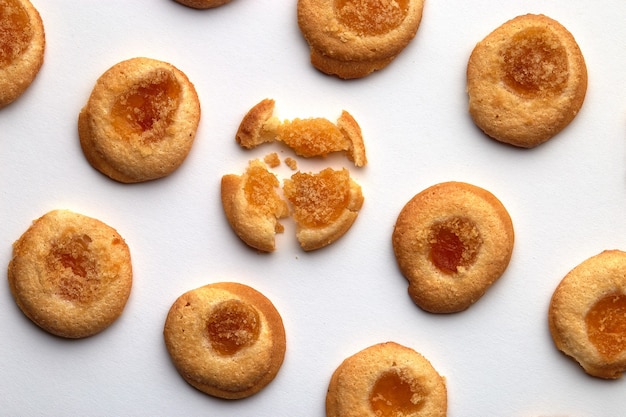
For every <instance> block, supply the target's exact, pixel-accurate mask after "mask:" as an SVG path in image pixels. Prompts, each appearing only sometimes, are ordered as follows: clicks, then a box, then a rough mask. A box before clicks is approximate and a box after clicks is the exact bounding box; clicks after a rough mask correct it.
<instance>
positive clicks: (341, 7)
mask: <svg viewBox="0 0 626 417" xmlns="http://www.w3.org/2000/svg"><path fill="white" fill-rule="evenodd" d="M423 8H424V0H298V25H299V27H300V31H301V32H302V35H303V36H304V38H305V40H306V41H307V43H308V44H309V47H310V53H311V57H310V59H311V64H312V65H313V66H314V67H315V68H317V69H318V70H320V71H321V72H323V73H326V74H330V75H336V76H337V77H339V78H343V79H351V78H361V77H365V76H366V75H369V74H370V73H372V72H373V71H376V70H380V69H383V68H385V67H386V66H387V65H389V64H390V63H391V61H393V60H394V59H395V58H396V56H398V55H399V54H400V52H402V50H404V48H405V47H406V46H407V45H408V44H409V42H410V41H411V40H412V39H413V38H414V37H415V34H416V33H417V29H418V27H419V25H420V22H421V20H422V11H423Z"/></svg>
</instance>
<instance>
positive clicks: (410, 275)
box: [392, 182, 514, 313]
mask: <svg viewBox="0 0 626 417" xmlns="http://www.w3.org/2000/svg"><path fill="white" fill-rule="evenodd" d="M513 242H514V232H513V224H512V222H511V218H510V216H509V213H508V212H507V210H506V208H505V207H504V206H503V205H502V203H501V202H500V200H498V199H497V198H496V197H495V196H494V195H493V194H491V193H490V192H489V191H487V190H484V189H482V188H480V187H477V186H475V185H471V184H467V183H462V182H444V183H440V184H436V185H433V186H431V187H429V188H427V189H425V190H423V191H422V192H420V193H418V194H417V195H415V196H414V197H413V198H412V199H411V200H410V201H409V202H408V203H406V205H405V206H404V207H403V208H402V210H401V212H400V214H399V215H398V218H397V220H396V224H395V227H394V230H393V234H392V243H393V250H394V254H395V257H396V260H397V262H398V266H399V268H400V271H401V272H402V274H403V275H404V276H405V277H406V279H407V280H408V281H409V288H408V291H409V295H410V297H411V299H412V300H413V301H414V302H415V304H417V305H418V306H419V307H421V308H422V309H424V310H425V311H429V312H432V313H453V312H458V311H462V310H465V309H467V308H468V307H470V306H471V305H472V304H473V303H475V302H476V301H477V300H478V299H479V298H480V297H482V296H483V294H484V293H485V292H486V290H487V289H488V288H489V287H490V286H491V285H492V284H493V283H494V282H495V281H496V280H497V279H498V278H500V276H501V275H502V274H503V273H504V271H505V269H506V268H507V266H508V264H509V261H510V259H511V254H512V251H513Z"/></svg>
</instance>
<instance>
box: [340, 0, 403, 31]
mask: <svg viewBox="0 0 626 417" xmlns="http://www.w3.org/2000/svg"><path fill="white" fill-rule="evenodd" d="M408 4H409V0H335V3H334V5H335V15H336V16H337V19H338V20H339V21H340V22H341V23H343V24H344V25H346V26H347V27H349V28H350V29H352V30H353V31H355V32H357V33H359V34H361V35H369V36H375V35H381V34H384V33H387V32H389V31H390V30H393V29H395V28H396V27H398V26H399V25H400V23H402V21H403V20H404V18H405V17H406V15H407V13H408V8H409V6H408Z"/></svg>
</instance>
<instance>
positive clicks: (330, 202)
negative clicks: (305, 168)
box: [283, 168, 350, 228]
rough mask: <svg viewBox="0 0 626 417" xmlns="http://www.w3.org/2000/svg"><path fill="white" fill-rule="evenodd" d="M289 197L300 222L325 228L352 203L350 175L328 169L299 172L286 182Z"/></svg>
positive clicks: (304, 224)
mask: <svg viewBox="0 0 626 417" xmlns="http://www.w3.org/2000/svg"><path fill="white" fill-rule="evenodd" d="M283 190H284V192H285V196H286V197H287V199H288V200H289V201H290V202H291V204H292V205H293V208H294V213H293V217H294V219H295V220H296V222H298V223H300V224H301V225H303V226H306V227H313V228H315V227H324V226H327V225H328V224H330V223H332V222H333V221H334V220H335V219H337V218H338V217H339V216H340V215H341V213H343V211H344V210H345V209H346V207H348V203H349V202H350V174H349V172H348V171H347V170H346V169H342V170H340V171H335V170H333V169H332V168H326V169H324V170H323V171H321V172H319V173H318V174H306V173H302V172H296V173H295V174H293V175H292V176H291V180H287V181H285V186H284V187H283Z"/></svg>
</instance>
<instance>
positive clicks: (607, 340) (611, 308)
mask: <svg viewBox="0 0 626 417" xmlns="http://www.w3.org/2000/svg"><path fill="white" fill-rule="evenodd" d="M585 324H586V325H587V335H588V337H589V340H590V341H591V343H593V345H594V346H595V347H596V348H597V349H598V351H599V352H600V354H601V355H602V356H604V357H606V358H608V359H611V358H613V357H615V356H617V355H619V354H620V353H622V352H623V351H624V350H626V295H624V294H618V293H615V294H610V295H607V296H605V297H603V298H601V299H599V300H598V301H597V302H596V303H595V304H594V305H593V307H591V310H589V312H588V313H587V315H586V316H585Z"/></svg>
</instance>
